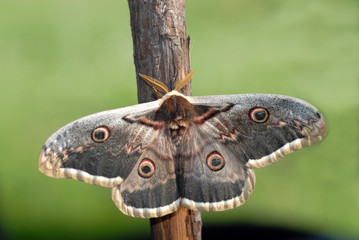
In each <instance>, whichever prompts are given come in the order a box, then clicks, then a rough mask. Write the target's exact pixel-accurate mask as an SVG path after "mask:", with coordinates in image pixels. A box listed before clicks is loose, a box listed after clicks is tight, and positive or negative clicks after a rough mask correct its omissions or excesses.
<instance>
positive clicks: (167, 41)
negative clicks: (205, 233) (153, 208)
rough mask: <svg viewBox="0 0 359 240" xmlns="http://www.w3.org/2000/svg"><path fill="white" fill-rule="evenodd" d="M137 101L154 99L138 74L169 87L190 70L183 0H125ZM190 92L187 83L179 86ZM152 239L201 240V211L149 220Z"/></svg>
mask: <svg viewBox="0 0 359 240" xmlns="http://www.w3.org/2000/svg"><path fill="white" fill-rule="evenodd" d="M128 4H129V8H130V16H131V30H132V38H133V49H134V50H133V52H134V61H135V67H136V77H137V95H138V101H139V103H143V102H148V101H151V100H155V99H157V97H158V96H155V95H154V91H153V89H152V88H151V87H150V86H148V85H147V84H146V83H145V82H144V81H143V79H141V78H140V77H139V76H138V74H139V73H142V74H145V75H148V76H150V77H152V78H155V79H157V80H159V81H161V82H163V83H164V84H165V85H166V86H167V87H168V88H169V89H170V90H173V89H174V87H175V85H176V81H177V80H181V79H183V78H184V77H185V76H186V75H187V74H188V73H190V70H191V69H190V59H189V44H190V40H189V38H188V37H187V33H186V26H185V7H186V1H185V0H128ZM181 92H182V93H183V94H185V95H191V84H190V83H189V84H188V85H187V86H185V87H184V88H182V89H181ZM150 224H151V236H152V239H181V240H182V239H201V227H202V221H201V213H200V212H195V211H191V210H188V209H185V208H180V209H179V210H178V211H177V212H175V213H173V214H170V215H167V216H164V217H160V218H153V219H151V220H150Z"/></svg>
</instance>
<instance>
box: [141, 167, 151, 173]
mask: <svg viewBox="0 0 359 240" xmlns="http://www.w3.org/2000/svg"><path fill="white" fill-rule="evenodd" d="M141 170H142V172H143V173H144V174H147V173H150V172H151V168H150V166H147V165H146V166H143V167H141Z"/></svg>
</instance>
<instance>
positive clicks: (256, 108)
mask: <svg viewBox="0 0 359 240" xmlns="http://www.w3.org/2000/svg"><path fill="white" fill-rule="evenodd" d="M262 111H263V112H265V114H266V116H265V117H264V119H261V120H258V119H257V118H256V116H255V115H256V114H257V113H258V112H262ZM249 117H250V119H251V120H252V121H253V122H256V123H264V122H266V121H267V120H268V118H269V113H268V111H267V109H265V108H261V107H255V108H252V109H251V111H250V112H249Z"/></svg>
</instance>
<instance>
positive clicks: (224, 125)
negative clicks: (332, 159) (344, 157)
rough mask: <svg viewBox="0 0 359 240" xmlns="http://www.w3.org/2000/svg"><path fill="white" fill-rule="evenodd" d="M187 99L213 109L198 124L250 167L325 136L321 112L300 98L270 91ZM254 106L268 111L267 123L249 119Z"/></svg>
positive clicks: (261, 164) (259, 165)
mask: <svg viewBox="0 0 359 240" xmlns="http://www.w3.org/2000/svg"><path fill="white" fill-rule="evenodd" d="M188 99H189V101H190V102H191V103H192V104H194V105H196V106H206V107H210V109H212V111H208V112H209V113H208V114H207V115H205V116H204V117H203V118H202V120H201V121H199V123H198V125H199V127H200V128H201V129H202V131H203V132H205V133H207V134H208V135H210V136H211V137H212V138H213V139H216V140H217V141H219V142H220V143H221V144H223V145H224V146H226V147H227V148H228V150H229V151H231V152H232V153H233V154H234V155H235V156H236V157H237V158H238V159H239V160H240V161H242V162H243V163H245V164H246V166H247V167H250V168H253V167H254V168H259V167H265V166H267V165H269V164H271V163H273V162H276V161H278V160H279V159H280V158H282V157H283V156H285V155H287V154H289V153H291V152H293V151H295V150H298V149H300V148H303V147H306V146H309V145H311V144H313V143H315V142H318V141H320V140H321V139H323V137H324V136H325V135H326V130H327V127H326V123H325V120H324V117H323V115H322V114H321V113H320V112H319V111H318V110H317V109H316V108H315V107H313V106H312V105H310V104H309V103H307V102H305V101H303V100H300V99H296V98H292V97H287V96H282V95H271V94H243V95H225V96H205V97H188ZM255 107H260V108H265V109H266V110H267V111H268V113H269V117H268V119H267V121H266V122H264V123H258V122H255V121H253V120H251V118H250V112H251V110H252V109H253V108H255Z"/></svg>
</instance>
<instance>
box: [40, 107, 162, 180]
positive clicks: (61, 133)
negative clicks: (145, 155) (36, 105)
mask: <svg viewBox="0 0 359 240" xmlns="http://www.w3.org/2000/svg"><path fill="white" fill-rule="evenodd" d="M157 108H158V102H157V101H155V102H150V103H145V104H139V105H134V106H131V107H126V108H120V109H115V110H110V111H105V112H100V113H96V114H93V115H90V116H87V117H84V118H81V119H78V120H76V121H74V122H72V123H69V124H68V125H66V126H64V127H62V128H60V129H59V130H58V131H56V132H55V133H54V134H53V135H52V136H51V137H50V138H49V139H48V140H47V141H46V143H45V145H44V147H43V149H42V151H41V155H40V159H39V169H40V171H41V172H43V173H44V174H46V175H48V176H50V177H55V178H73V179H76V180H79V181H83V182H87V183H91V184H96V185H100V186H104V187H114V186H116V185H118V184H120V183H121V182H122V181H123V179H125V178H126V177H127V176H128V175H129V174H130V172H131V171H132V170H133V168H134V167H135V165H136V164H137V162H138V160H139V157H140V156H141V155H142V152H143V150H144V149H146V147H147V146H148V145H149V144H150V143H151V142H152V141H153V138H156V135H157V134H158V133H159V130H155V129H154V128H153V127H150V126H146V125H143V124H139V123H136V122H129V121H127V120H125V117H126V116H130V115H132V114H134V113H136V115H142V114H143V115H145V114H147V113H149V112H151V111H155V110H156V109H157ZM99 127H104V128H106V129H108V131H109V137H108V139H107V140H106V141H103V142H96V141H94V139H93V131H94V130H95V129H97V128H99Z"/></svg>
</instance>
